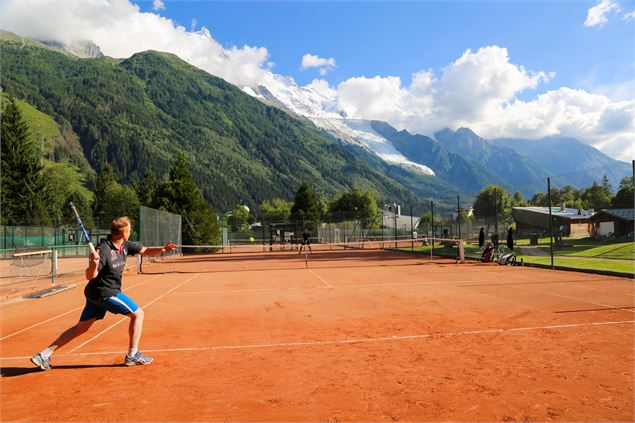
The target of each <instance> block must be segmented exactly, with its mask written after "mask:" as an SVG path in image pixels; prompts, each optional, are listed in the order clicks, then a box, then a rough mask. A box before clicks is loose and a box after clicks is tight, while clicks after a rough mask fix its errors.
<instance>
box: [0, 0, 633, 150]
mask: <svg viewBox="0 0 635 423" xmlns="http://www.w3.org/2000/svg"><path fill="white" fill-rule="evenodd" d="M615 4H616V3H613V2H611V1H608V0H602V1H600V3H598V5H597V6H595V11H593V12H592V13H591V10H593V9H594V8H591V10H589V14H590V17H589V18H588V19H587V20H588V21H589V22H596V23H595V25H600V21H601V20H602V18H603V17H605V16H606V14H607V13H608V12H610V11H612V10H618V9H617V6H615ZM0 27H1V28H2V29H4V30H8V31H12V32H15V33H17V34H19V35H22V36H25V37H30V38H35V39H39V40H55V41H60V42H63V43H68V44H71V43H73V42H76V41H85V40H90V41H93V42H94V43H95V44H97V45H98V46H99V47H100V48H101V50H102V52H103V53H104V54H106V55H108V56H112V57H129V56H131V55H133V54H135V53H138V52H141V51H145V50H158V51H165V52H169V53H173V54H176V55H178V56H179V57H181V58H182V59H183V60H186V61H187V62H189V63H191V64H192V65H194V66H197V67H199V68H201V69H203V70H205V71H207V72H209V73H211V74H213V75H216V76H219V77H221V78H224V79H225V80H227V81H229V82H231V83H233V84H235V85H237V86H239V87H241V88H243V89H244V90H245V91H246V92H249V93H252V95H257V94H256V93H257V91H258V87H259V86H265V87H267V88H268V89H269V91H271V92H272V93H273V94H274V95H275V96H276V97H277V98H278V99H279V100H280V101H282V102H283V103H285V104H286V105H287V107H289V108H291V109H292V110H294V111H296V112H297V113H300V114H305V115H307V116H322V117H339V116H346V117H349V118H359V119H379V120H385V121H387V122H389V123H390V124H392V125H393V126H395V127H397V128H398V129H407V130H408V131H410V132H413V133H421V134H426V135H431V134H433V133H434V132H435V131H437V130H439V129H441V128H443V127H450V128H452V129H457V128H458V127H461V126H465V127H469V128H471V129H473V130H474V131H476V132H477V133H478V134H480V135H481V136H483V137H485V138H499V137H522V138H541V137H544V136H548V135H562V136H571V137H575V138H577V139H579V140H580V141H582V142H585V143H588V144H590V145H593V146H595V147H596V148H598V149H600V150H601V151H603V152H604V153H606V154H608V155H610V156H612V157H614V158H618V159H621V160H625V161H630V160H632V159H633V158H635V151H633V150H634V149H635V100H634V96H633V91H632V81H630V82H629V83H625V84H620V85H615V86H612V87H605V88H604V89H603V90H602V91H601V92H596V93H590V92H587V91H584V90H573V89H570V88H567V87H560V88H557V87H554V88H553V89H551V90H550V91H547V92H544V93H542V94H540V95H537V96H536V97H535V98H533V99H527V96H523V98H524V100H520V99H519V94H520V93H526V92H531V90H534V89H536V88H538V87H539V86H541V84H551V83H553V81H554V79H555V73H554V72H550V71H543V70H539V71H532V70H528V69H525V68H524V67H523V66H522V65H520V64H515V63H513V62H512V61H511V59H510V56H509V53H508V51H507V49H505V48H503V47H500V46H496V45H492V46H485V47H482V48H480V49H478V50H477V51H472V50H466V51H465V52H464V53H463V54H462V55H461V56H460V57H458V58H457V59H456V60H454V61H453V62H451V63H449V64H448V65H447V66H446V67H444V68H443V69H440V70H437V71H435V70H434V69H426V70H420V71H418V72H415V73H413V75H412V77H411V79H410V81H402V80H401V78H399V77H396V76H390V75H377V76H374V77H362V76H359V77H358V76H356V77H351V78H349V79H347V80H344V81H343V82H341V83H340V84H338V85H337V86H330V85H329V83H328V82H327V81H326V80H324V79H317V80H314V81H313V82H311V83H310V84H308V85H306V86H303V87H300V86H298V85H297V84H296V82H295V81H294V80H293V78H291V77H288V76H284V75H279V74H275V73H273V72H272V69H273V66H274V64H273V62H272V61H271V59H270V57H269V52H268V51H267V49H266V48H265V47H258V46H248V45H245V46H242V47H238V46H223V45H221V44H220V43H219V42H218V41H216V40H215V39H214V38H213V36H212V34H211V33H210V31H209V30H208V29H206V28H205V27H202V28H201V29H200V30H198V31H195V30H194V28H195V24H193V25H192V27H191V28H190V30H188V29H186V28H185V27H183V26H181V25H178V24H177V23H175V22H173V21H172V20H170V19H167V18H164V17H162V16H160V15H158V14H156V13H144V12H142V11H141V10H140V9H139V7H138V6H136V5H135V4H132V3H130V2H129V1H128V0H107V1H105V0H84V1H81V2H77V1H68V2H44V1H41V0H21V1H10V2H0ZM302 66H303V68H305V69H309V68H317V69H318V70H322V69H323V70H324V72H326V71H328V70H330V69H333V68H334V67H335V66H336V63H335V59H333V58H321V57H319V56H317V55H312V54H306V55H305V56H304V57H303V59H302Z"/></svg>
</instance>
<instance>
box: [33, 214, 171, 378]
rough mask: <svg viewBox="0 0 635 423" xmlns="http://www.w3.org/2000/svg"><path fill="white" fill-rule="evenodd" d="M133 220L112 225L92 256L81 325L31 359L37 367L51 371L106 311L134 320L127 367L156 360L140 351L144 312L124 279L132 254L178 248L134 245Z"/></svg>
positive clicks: (130, 330) (68, 331) (126, 358)
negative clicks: (58, 353)
mask: <svg viewBox="0 0 635 423" xmlns="http://www.w3.org/2000/svg"><path fill="white" fill-rule="evenodd" d="M128 238H130V219H129V218H128V217H120V218H118V219H115V220H113V221H112V223H111V224H110V236H109V237H108V239H106V240H104V241H103V242H101V244H99V246H98V247H97V251H95V252H94V253H92V252H91V253H90V256H89V259H90V262H89V265H88V268H86V272H85V276H86V280H88V281H89V282H88V284H86V287H85V288H84V296H85V297H86V305H85V306H84V310H83V311H82V314H81V316H80V317H79V322H78V323H77V324H76V325H75V326H72V327H70V328H68V329H67V330H66V331H64V332H63V333H62V334H61V335H60V336H59V337H58V338H57V339H56V340H55V341H53V343H51V344H50V345H49V346H48V348H45V349H43V350H42V351H40V352H39V353H37V354H35V355H34V356H33V357H31V361H32V362H33V364H35V365H36V366H38V367H39V368H40V369H42V370H50V369H51V356H52V355H53V353H54V352H55V350H57V349H58V348H60V347H62V346H64V345H66V344H67V343H69V342H70V341H72V340H73V339H75V338H77V337H78V336H79V335H81V334H83V333H84V332H86V331H87V330H88V329H89V328H90V327H91V326H92V325H93V323H95V321H96V320H101V319H103V318H104V316H105V315H106V312H111V313H113V314H123V315H125V316H127V317H129V318H130V326H129V330H128V333H129V336H130V340H129V344H128V348H129V349H128V354H127V355H126V357H125V359H124V364H125V365H126V366H134V365H136V364H149V363H151V362H152V360H153V359H152V358H150V357H147V356H145V355H143V354H141V352H139V340H140V339H141V330H142V328H143V316H144V312H143V310H142V309H141V308H139V306H138V305H137V304H135V302H134V301H132V299H131V298H130V297H128V296H127V295H125V294H124V293H122V292H121V276H122V273H123V271H124V268H125V266H126V258H127V256H128V255H136V254H140V255H142V256H157V255H159V254H162V253H165V252H168V251H172V250H175V249H176V246H175V245H174V244H173V243H172V241H170V242H168V243H167V244H165V246H164V247H154V248H147V247H144V246H143V245H142V244H141V243H137V242H130V241H128Z"/></svg>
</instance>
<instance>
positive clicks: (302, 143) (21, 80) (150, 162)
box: [0, 33, 455, 210]
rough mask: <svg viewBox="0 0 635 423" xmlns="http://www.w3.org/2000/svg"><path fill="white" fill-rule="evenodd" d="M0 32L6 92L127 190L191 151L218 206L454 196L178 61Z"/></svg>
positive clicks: (195, 169) (1, 81) (196, 172)
mask: <svg viewBox="0 0 635 423" xmlns="http://www.w3.org/2000/svg"><path fill="white" fill-rule="evenodd" d="M0 35H1V36H0V40H1V42H2V44H1V48H2V74H1V78H0V85H1V88H2V90H3V91H5V92H7V93H10V94H13V95H14V96H15V97H16V98H18V99H21V100H24V101H26V102H28V103H30V104H32V105H34V106H35V107H36V108H37V109H38V110H39V111H41V112H43V113H46V114H47V115H49V116H51V117H53V118H54V119H55V121H56V122H57V124H58V125H59V127H60V128H67V131H66V132H67V133H68V134H69V137H70V138H72V134H77V136H78V137H79V143H80V144H81V147H82V150H83V153H84V156H85V158H86V159H87V160H88V162H89V163H90V165H91V166H92V168H93V169H95V170H97V171H99V166H100V165H101V163H103V162H109V163H111V164H112V166H113V169H114V170H115V172H116V174H117V177H118V179H119V180H120V181H122V182H124V183H132V182H134V181H136V180H139V179H141V178H142V177H143V175H144V173H145V171H147V170H152V171H154V172H155V173H156V174H157V175H159V177H162V175H165V174H166V172H167V171H168V169H170V167H171V166H172V164H173V162H174V158H175V157H176V155H177V153H178V152H179V151H183V152H184V154H185V156H186V158H187V160H188V161H189V163H190V165H191V167H192V175H193V178H194V180H195V181H196V183H197V184H198V186H199V187H200V189H201V190H202V192H203V194H204V196H205V198H206V199H207V200H208V201H209V202H210V203H211V204H212V206H213V207H214V208H216V209H218V210H227V209H229V208H231V207H233V206H235V205H236V204H237V203H238V202H240V201H243V202H245V203H246V204H248V205H250V206H255V207H258V205H259V204H261V203H262V201H263V200H269V199H271V198H274V197H282V198H287V199H289V198H291V197H292V196H293V193H294V192H295V190H296V189H297V187H298V186H299V185H300V183H301V182H302V181H303V180H307V181H308V182H309V184H310V185H311V186H312V187H313V189H314V190H315V191H316V192H317V193H319V194H321V195H326V196H328V197H331V196H333V195H335V194H336V193H338V192H341V191H343V190H346V189H350V188H352V187H353V186H356V187H359V188H362V189H368V188H370V189H372V190H373V191H375V192H376V194H377V197H378V198H379V199H380V200H385V201H398V202H402V203H405V202H408V203H411V202H413V201H414V200H415V198H416V199H417V200H418V201H419V202H423V201H425V200H426V198H425V197H428V198H429V197H433V198H439V197H442V196H444V197H449V196H448V193H449V192H454V191H455V190H454V189H453V188H452V187H450V186H448V185H447V184H445V183H442V182H441V181H439V180H438V179H436V178H430V177H428V178H426V177H424V176H419V175H415V174H411V173H408V172H405V171H403V170H399V169H395V168H393V167H390V166H386V165H385V164H382V163H380V162H379V161H376V160H373V159H372V158H370V157H367V154H368V153H366V152H363V151H357V150H355V151H353V150H351V149H350V148H348V147H346V146H342V145H340V144H338V143H337V142H336V141H335V140H333V139H332V138H329V137H328V136H326V135H324V134H323V133H322V132H320V131H318V130H317V129H316V128H315V127H314V126H313V125H312V124H311V123H309V122H307V121H305V120H303V119H298V118H296V117H292V116H290V115H288V114H287V113H285V112H283V111H281V110H279V109H276V108H273V107H269V106H266V105H264V104H262V103H261V102H259V101H257V100H255V99H254V98H252V97H250V96H249V95H247V94H245V93H243V92H242V91H240V90H239V89H238V88H236V87H235V86H233V85H231V84H229V83H227V82H225V81H224V80H222V79H219V78H216V77H214V76H211V75H209V74H207V73H205V72H203V71H201V70H200V69H198V68H195V67H193V66H191V65H189V64H187V63H186V62H184V61H182V60H180V59H179V58H177V57H176V56H174V55H170V54H166V53H159V52H144V53H139V54H136V55H134V56H132V57H131V58H129V59H125V60H117V59H112V58H108V57H101V58H97V59H79V58H76V57H72V56H68V55H66V54H62V53H60V52H56V51H54V50H52V49H51V48H49V47H47V46H44V45H39V44H38V43H36V42H33V41H29V42H25V41H24V40H22V39H20V38H17V37H15V36H7V33H2V34H0ZM62 132H64V131H63V130H62ZM71 144H72V143H71ZM60 151H62V150H61V149H60ZM75 153H76V152H75ZM75 153H73V152H71V153H69V154H70V155H71V156H76V154H75ZM364 155H366V156H364ZM78 157H81V156H78ZM372 163H374V165H373V164H372ZM76 164H78V165H80V167H81V164H80V163H76Z"/></svg>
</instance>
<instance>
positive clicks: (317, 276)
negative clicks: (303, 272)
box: [309, 269, 333, 288]
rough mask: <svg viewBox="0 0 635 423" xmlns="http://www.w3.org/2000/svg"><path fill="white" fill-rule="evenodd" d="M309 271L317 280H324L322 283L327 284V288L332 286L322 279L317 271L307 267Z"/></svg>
mask: <svg viewBox="0 0 635 423" xmlns="http://www.w3.org/2000/svg"><path fill="white" fill-rule="evenodd" d="M309 272H311V273H313V275H314V276H315V277H316V278H318V279H319V280H321V281H322V282H324V285H326V286H328V287H329V288H333V285H331V284H330V283H328V282H327V281H326V280H325V279H323V278H322V277H321V276H320V275H318V274H317V273H315V272H314V271H313V270H311V269H309Z"/></svg>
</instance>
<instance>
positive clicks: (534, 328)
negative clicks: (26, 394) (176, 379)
mask: <svg viewBox="0 0 635 423" xmlns="http://www.w3.org/2000/svg"><path fill="white" fill-rule="evenodd" d="M634 323H635V320H622V321H607V322H591V323H570V324H562V325H546V326H527V327H517V328H499V329H496V328H493V329H476V330H466V331H460V332H436V333H424V334H419V335H392V336H383V337H377V338H353V339H334V340H326V341H290V342H274V343H257V344H242V345H241V344H239V345H216V346H209V347H181V348H155V349H144V352H159V353H160V352H181V351H219V350H244V349H264V348H289V347H312V346H322V345H350V344H363V343H372V342H390V341H392V342H394V341H405V340H413V339H425V338H433V337H440V338H441V337H456V336H467V335H487V334H492V333H515V332H529V331H537V330H548V329H574V328H583V327H594V328H598V327H608V326H617V325H633V324H634ZM121 353H122V352H121V351H101V352H85V353H74V354H73V353H72V352H70V351H69V352H68V353H66V354H56V355H55V356H56V357H69V356H75V357H76V356H102V355H118V354H121ZM27 358H30V357H26V356H24V357H0V360H23V359H27Z"/></svg>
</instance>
